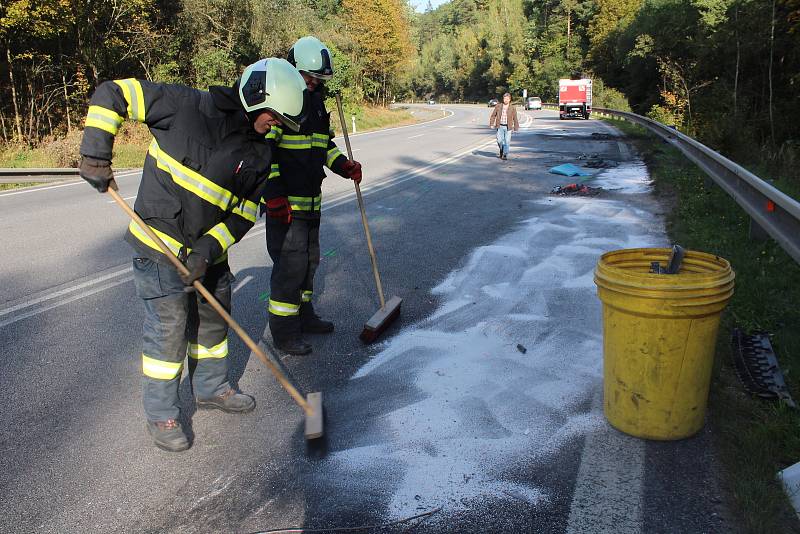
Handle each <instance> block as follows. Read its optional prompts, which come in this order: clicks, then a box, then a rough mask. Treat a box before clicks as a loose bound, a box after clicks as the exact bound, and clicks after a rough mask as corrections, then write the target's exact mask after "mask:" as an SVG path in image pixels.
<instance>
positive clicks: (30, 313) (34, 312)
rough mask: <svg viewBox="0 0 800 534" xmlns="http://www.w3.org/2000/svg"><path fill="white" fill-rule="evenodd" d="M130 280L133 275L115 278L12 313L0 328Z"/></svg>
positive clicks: (2, 322) (1, 322)
mask: <svg viewBox="0 0 800 534" xmlns="http://www.w3.org/2000/svg"><path fill="white" fill-rule="evenodd" d="M131 280H133V275H131V276H126V277H125V278H123V279H122V280H115V281H114V282H110V283H108V284H105V285H102V286H98V287H94V288H92V289H90V290H88V291H85V292H82V293H79V294H77V295H72V296H71V297H69V298H66V299H64V300H59V301H58V302H53V303H52V304H48V305H47V306H42V307H41V308H36V309H33V310H30V311H28V312H25V313H23V314H20V315H14V316H12V317H9V318H8V319H6V320H4V321H0V328H2V327H4V326H6V325H10V324H12V323H16V322H17V321H21V320H22V319H27V318H28V317H33V316H34V315H39V314H40V313H43V312H46V311H47V310H52V309H53V308H58V307H60V306H63V305H65V304H69V303H70V302H74V301H76V300H80V299H82V298H84V297H88V296H89V295H94V294H95V293H99V292H101V291H105V290H106V289H111V288H112V287H116V286H118V285H120V284H124V283H127V282H130V281H131Z"/></svg>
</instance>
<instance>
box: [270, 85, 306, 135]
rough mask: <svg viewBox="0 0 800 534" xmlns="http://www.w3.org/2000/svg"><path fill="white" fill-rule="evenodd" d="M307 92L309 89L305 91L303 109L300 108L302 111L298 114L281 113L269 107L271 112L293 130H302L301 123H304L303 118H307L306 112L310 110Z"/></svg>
mask: <svg viewBox="0 0 800 534" xmlns="http://www.w3.org/2000/svg"><path fill="white" fill-rule="evenodd" d="M307 93H308V89H305V90H304V91H303V109H301V110H300V113H299V114H297V115H289V114H288V113H281V112H280V111H277V110H276V109H272V108H267V109H268V110H269V111H270V112H272V113H273V114H274V115H275V116H276V117H278V120H280V121H281V122H282V123H283V124H284V126H286V127H287V128H289V129H290V130H292V131H293V132H299V131H300V125H301V124H302V123H303V120H304V119H305V118H306V113H307V111H308V104H307V101H308V99H307Z"/></svg>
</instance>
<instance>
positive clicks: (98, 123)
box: [86, 106, 123, 135]
mask: <svg viewBox="0 0 800 534" xmlns="http://www.w3.org/2000/svg"><path fill="white" fill-rule="evenodd" d="M122 121H123V118H122V116H121V115H119V114H118V113H117V112H116V111H113V110H110V109H107V108H104V107H102V106H89V112H88V113H87V114H86V126H87V127H89V126H91V127H93V128H99V129H101V130H104V131H106V132H108V133H110V134H111V135H117V132H118V131H119V127H120V125H122Z"/></svg>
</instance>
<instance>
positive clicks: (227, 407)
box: [197, 388, 256, 413]
mask: <svg viewBox="0 0 800 534" xmlns="http://www.w3.org/2000/svg"><path fill="white" fill-rule="evenodd" d="M255 407H256V400H255V399H254V398H253V397H251V396H250V395H245V394H244V393H237V392H236V391H235V390H234V389H233V388H231V389H229V390H228V391H226V392H225V393H223V394H222V395H217V396H216V397H211V398H210V399H197V409H199V410H222V411H223V412H225V413H247V412H251V411H253V408H255Z"/></svg>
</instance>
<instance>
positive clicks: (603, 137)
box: [592, 132, 616, 141]
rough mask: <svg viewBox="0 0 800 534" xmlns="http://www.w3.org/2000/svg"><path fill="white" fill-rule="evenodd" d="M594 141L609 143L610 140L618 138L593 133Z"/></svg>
mask: <svg viewBox="0 0 800 534" xmlns="http://www.w3.org/2000/svg"><path fill="white" fill-rule="evenodd" d="M592 139H597V140H598V141H608V140H609V139H616V136H614V135H611V134H607V133H600V132H592Z"/></svg>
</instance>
